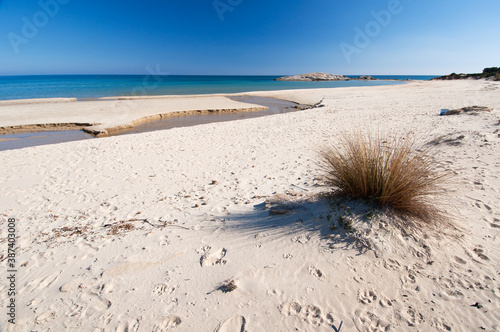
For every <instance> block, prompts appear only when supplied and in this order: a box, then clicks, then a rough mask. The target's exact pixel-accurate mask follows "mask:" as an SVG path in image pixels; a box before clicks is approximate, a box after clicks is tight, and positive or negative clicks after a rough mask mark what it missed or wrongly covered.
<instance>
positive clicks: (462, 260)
mask: <svg viewBox="0 0 500 332" xmlns="http://www.w3.org/2000/svg"><path fill="white" fill-rule="evenodd" d="M455 262H457V263H459V264H462V265H464V264H467V261H466V260H464V259H463V258H461V257H458V256H455Z"/></svg>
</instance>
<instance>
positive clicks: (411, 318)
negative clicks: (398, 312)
mask: <svg viewBox="0 0 500 332" xmlns="http://www.w3.org/2000/svg"><path fill="white" fill-rule="evenodd" d="M402 317H403V318H404V319H406V322H407V323H408V326H416V325H418V324H420V323H422V322H424V321H425V320H424V316H422V314H421V313H419V312H417V311H415V309H413V308H409V309H408V310H407V311H406V312H403V313H402Z"/></svg>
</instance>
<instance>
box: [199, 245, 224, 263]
mask: <svg viewBox="0 0 500 332" xmlns="http://www.w3.org/2000/svg"><path fill="white" fill-rule="evenodd" d="M226 253H227V250H226V249H224V248H222V249H219V250H217V251H216V252H214V253H212V254H211V253H210V251H207V252H206V253H205V254H204V255H203V256H201V258H200V265H201V266H210V265H224V264H226V263H227V261H226V260H223V259H222V258H224V256H226Z"/></svg>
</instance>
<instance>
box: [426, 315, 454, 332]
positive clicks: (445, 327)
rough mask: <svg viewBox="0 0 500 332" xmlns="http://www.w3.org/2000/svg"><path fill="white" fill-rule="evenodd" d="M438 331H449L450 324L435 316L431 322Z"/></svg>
mask: <svg viewBox="0 0 500 332" xmlns="http://www.w3.org/2000/svg"><path fill="white" fill-rule="evenodd" d="M431 326H434V327H435V328H436V329H437V330H438V331H451V325H450V324H448V323H446V322H445V321H444V319H442V318H436V319H434V320H433V321H432V322H431Z"/></svg>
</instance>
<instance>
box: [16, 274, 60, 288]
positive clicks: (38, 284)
mask: <svg viewBox="0 0 500 332" xmlns="http://www.w3.org/2000/svg"><path fill="white" fill-rule="evenodd" d="M61 272H62V271H56V272H54V273H52V274H51V275H49V276H48V277H44V278H38V279H36V280H33V281H31V282H29V283H28V284H26V288H25V289H24V291H25V292H31V291H33V290H35V289H44V288H47V287H49V286H50V285H52V284H53V283H54V282H55V281H56V280H57V279H58V278H59V275H60V274H61Z"/></svg>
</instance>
